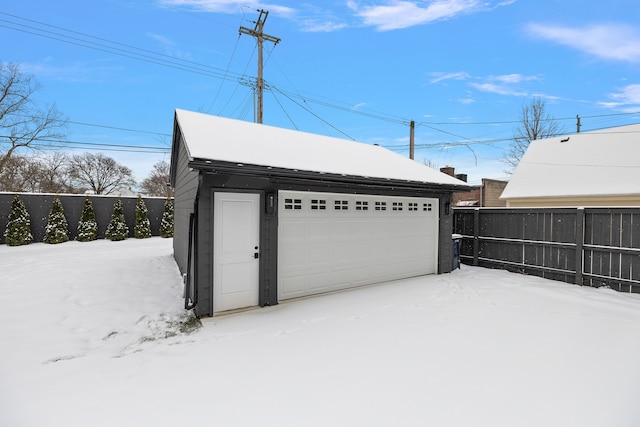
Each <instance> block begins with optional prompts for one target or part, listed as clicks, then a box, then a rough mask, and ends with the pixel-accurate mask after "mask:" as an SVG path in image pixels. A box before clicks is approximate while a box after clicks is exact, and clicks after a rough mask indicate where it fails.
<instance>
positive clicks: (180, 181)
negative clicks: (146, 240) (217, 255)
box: [172, 136, 198, 274]
mask: <svg viewBox="0 0 640 427" xmlns="http://www.w3.org/2000/svg"><path fill="white" fill-rule="evenodd" d="M188 163H189V154H188V153H187V150H186V149H185V147H184V143H183V140H182V136H180V137H179V147H178V156H177V159H176V161H175V163H174V165H173V167H175V171H172V173H174V180H173V186H174V189H175V193H174V194H175V197H174V229H173V256H174V258H175V260H176V263H177V264H178V267H179V268H180V272H181V273H183V274H184V273H186V272H187V255H188V254H187V252H188V249H189V215H191V213H193V202H194V199H195V197H196V191H197V189H198V172H197V171H194V170H191V169H190V168H189V165H188Z"/></svg>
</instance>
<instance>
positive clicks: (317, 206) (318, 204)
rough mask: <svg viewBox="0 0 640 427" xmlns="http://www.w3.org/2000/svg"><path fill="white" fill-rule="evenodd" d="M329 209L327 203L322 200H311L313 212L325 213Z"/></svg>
mask: <svg viewBox="0 0 640 427" xmlns="http://www.w3.org/2000/svg"><path fill="white" fill-rule="evenodd" d="M326 209H327V201H326V200H322V199H312V200H311V210H314V211H324V210H326Z"/></svg>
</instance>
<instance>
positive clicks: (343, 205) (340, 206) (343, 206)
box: [334, 200, 349, 211]
mask: <svg viewBox="0 0 640 427" xmlns="http://www.w3.org/2000/svg"><path fill="white" fill-rule="evenodd" d="M334 203H335V204H334V209H335V210H337V211H340V210H342V211H346V210H348V209H349V201H348V200H336V201H335V202H334Z"/></svg>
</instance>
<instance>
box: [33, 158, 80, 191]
mask: <svg viewBox="0 0 640 427" xmlns="http://www.w3.org/2000/svg"><path fill="white" fill-rule="evenodd" d="M68 168H69V156H68V155H67V154H65V153H62V152H54V153H53V154H51V155H49V156H46V157H44V158H43V159H42V160H41V161H40V175H39V177H38V181H39V184H40V191H41V192H43V193H75V192H76V188H75V187H74V186H73V184H72V182H71V179H70V178H69V176H68V174H67V170H68Z"/></svg>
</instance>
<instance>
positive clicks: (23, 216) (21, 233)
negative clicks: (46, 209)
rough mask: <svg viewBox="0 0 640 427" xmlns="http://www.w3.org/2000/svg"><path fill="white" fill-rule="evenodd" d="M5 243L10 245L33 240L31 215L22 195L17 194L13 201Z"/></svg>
mask: <svg viewBox="0 0 640 427" xmlns="http://www.w3.org/2000/svg"><path fill="white" fill-rule="evenodd" d="M4 238H5V243H6V244H7V245H9V246H20V245H28V244H29V243H31V242H33V235H32V234H31V217H30V216H29V212H27V208H26V207H25V205H24V203H23V201H22V199H21V198H20V196H18V195H17V194H16V196H15V197H14V198H13V201H12V202H11V212H9V221H7V228H6V229H5V232H4Z"/></svg>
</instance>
